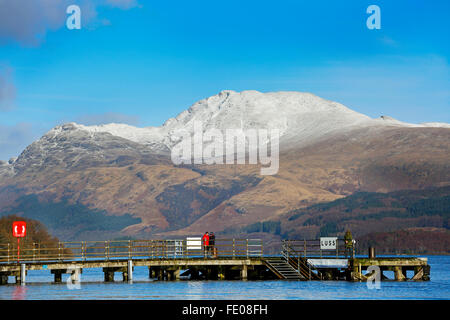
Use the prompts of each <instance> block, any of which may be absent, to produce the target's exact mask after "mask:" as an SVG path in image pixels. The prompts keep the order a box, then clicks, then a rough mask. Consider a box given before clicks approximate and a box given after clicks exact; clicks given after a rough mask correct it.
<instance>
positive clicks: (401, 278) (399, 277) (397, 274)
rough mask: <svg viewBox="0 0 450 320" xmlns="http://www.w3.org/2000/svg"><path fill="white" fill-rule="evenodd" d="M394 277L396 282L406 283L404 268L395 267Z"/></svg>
mask: <svg viewBox="0 0 450 320" xmlns="http://www.w3.org/2000/svg"><path fill="white" fill-rule="evenodd" d="M394 275H395V280H396V281H405V280H406V277H405V275H404V274H403V270H402V267H394Z"/></svg>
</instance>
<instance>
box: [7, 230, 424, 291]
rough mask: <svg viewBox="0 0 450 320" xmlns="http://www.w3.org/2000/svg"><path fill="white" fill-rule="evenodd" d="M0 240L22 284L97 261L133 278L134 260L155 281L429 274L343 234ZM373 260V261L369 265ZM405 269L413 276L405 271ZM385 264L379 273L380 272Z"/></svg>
mask: <svg viewBox="0 0 450 320" xmlns="http://www.w3.org/2000/svg"><path fill="white" fill-rule="evenodd" d="M20 249H21V251H20V256H18V254H17V246H15V245H14V244H11V243H10V244H0V284H7V283H8V281H9V277H15V283H17V284H26V282H27V281H26V276H27V271H29V270H42V271H43V272H45V271H46V272H48V273H49V274H50V275H53V279H54V282H55V283H60V282H62V275H63V274H70V275H71V279H72V281H74V282H76V281H78V280H79V276H80V275H81V274H82V272H83V270H84V269H88V268H101V269H102V271H103V273H104V279H103V280H104V281H105V282H112V281H115V274H116V273H120V274H121V275H122V279H121V280H122V281H132V280H133V270H134V268H135V267H147V268H148V275H149V278H151V279H155V280H160V281H164V280H167V281H171V280H182V279H190V280H196V279H205V280H269V279H280V280H344V281H367V280H368V279H370V277H373V275H374V274H373V272H374V270H378V271H379V277H380V280H387V279H388V278H387V277H386V276H385V274H384V273H385V272H386V271H392V272H393V274H394V279H390V280H396V281H406V280H414V281H427V280H430V267H429V265H428V263H427V259H426V258H414V257H375V256H374V254H372V255H369V257H361V256H355V252H354V250H352V251H351V252H349V250H348V249H347V248H345V245H344V241H343V240H342V239H338V240H336V244H335V248H334V249H323V248H321V244H320V240H284V241H282V243H281V250H280V254H279V255H265V254H264V250H263V242H262V241H261V240H259V239H216V241H215V245H214V246H210V247H207V248H204V247H203V246H202V245H201V240H200V238H186V239H177V240H111V241H80V242H59V243H57V244H56V245H55V244H46V243H27V242H24V243H22V244H21V247H20ZM374 268H375V269H374ZM408 271H409V272H410V273H411V276H410V277H409V278H408ZM383 272H384V273H383Z"/></svg>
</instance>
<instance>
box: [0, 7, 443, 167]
mask: <svg viewBox="0 0 450 320" xmlns="http://www.w3.org/2000/svg"><path fill="white" fill-rule="evenodd" d="M56 2H58V3H59V4H58V5H53V6H52V4H49V2H48V1H43V0H36V1H33V5H29V4H28V2H26V0H6V1H3V2H1V1H0V159H8V158H9V157H12V156H17V155H18V154H19V153H20V152H21V151H22V150H23V148H24V147H26V145H28V144H29V143H31V142H32V141H33V140H34V139H36V138H38V137H39V136H41V135H42V134H43V133H45V132H46V131H48V130H49V129H51V128H52V127H54V126H55V125H57V124H61V123H64V122H70V121H76V122H80V123H85V124H95V123H105V122H111V121H114V122H125V123H130V124H133V125H137V126H158V125H161V124H162V123H163V122H164V121H165V120H167V119H168V118H170V117H174V116H176V115H177V114H178V113H180V112H181V111H183V110H184V109H186V108H188V107H189V106H190V105H192V104H193V103H194V102H196V101H198V100H200V99H203V98H206V97H208V96H211V95H214V94H217V93H218V92H220V91H222V90H229V89H230V90H236V91H242V90H250V89H251V90H259V91H263V92H268V91H280V90H295V91H307V92H312V93H314V94H317V95H319V96H321V97H324V98H326V99H330V100H335V101H338V102H340V103H343V104H345V105H346V106H348V107H350V108H352V109H354V110H356V111H358V112H362V113H364V114H367V115H369V116H371V117H379V116H381V115H389V116H392V117H394V118H397V119H399V120H402V121H407V122H413V123H420V122H450V112H449V110H450V81H449V79H450V77H449V76H450V67H449V53H450V52H449V47H450V44H449V39H450V25H449V23H448V18H449V12H450V2H449V1H410V0H409V1H407V0H405V1H378V0H376V1H375V0H372V1H299V0H292V1H282V0H279V1H242V0H241V1H235V0H229V1H223V2H219V1H189V2H188V1H170V2H168V1H159V2H155V1H145V0H140V1H139V0H92V1H89V0H80V1H76V0H72V1H69V0H61V1H56ZM50 3H51V2H50ZM68 4H78V5H80V7H81V14H82V28H81V30H68V29H67V28H66V26H65V19H66V18H67V17H68V15H67V14H66V13H65V7H66V6H67V5H68ZM371 4H376V5H378V6H379V7H380V9H381V29H380V30H369V29H368V28H367V27H366V20H367V18H368V17H369V14H367V13H366V8H367V7H368V6H369V5H371ZM15 15H16V16H17V17H18V15H23V16H24V18H23V19H18V18H17V19H9V20H8V19H5V17H12V16H15ZM2 18H3V19H2ZM2 21H3V22H2ZM5 21H6V22H5ZM2 29H3V30H2Z"/></svg>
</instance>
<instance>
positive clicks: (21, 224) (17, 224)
mask: <svg viewBox="0 0 450 320" xmlns="http://www.w3.org/2000/svg"><path fill="white" fill-rule="evenodd" d="M12 233H13V237H16V238H17V262H19V261H20V238H23V237H25V235H26V234H27V224H26V222H25V221H14V222H13V225H12Z"/></svg>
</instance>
